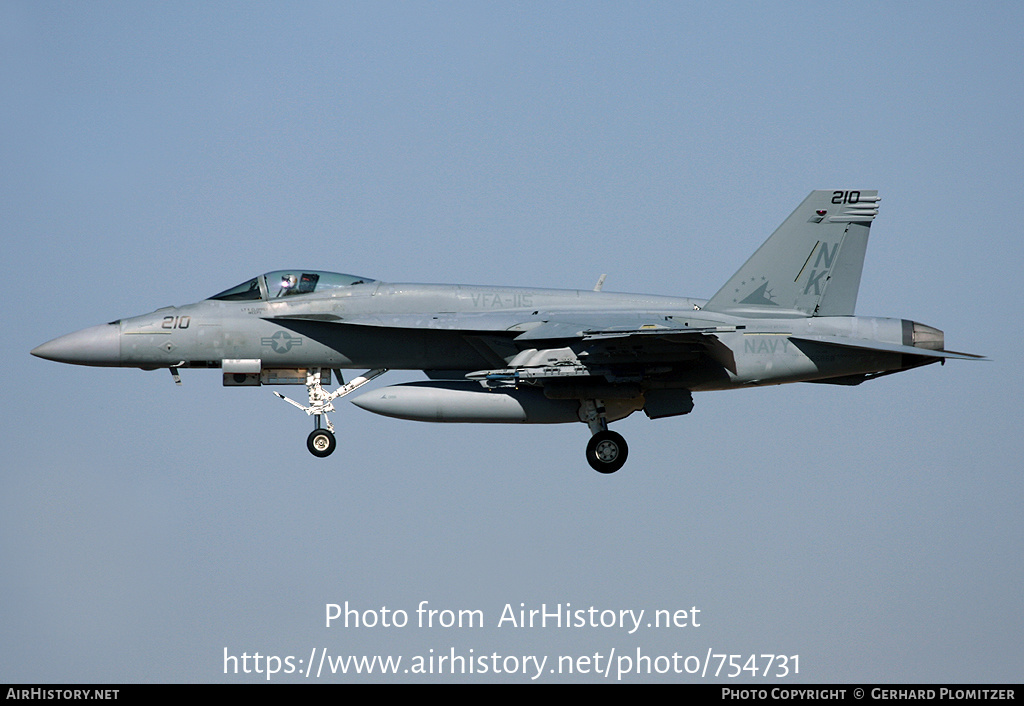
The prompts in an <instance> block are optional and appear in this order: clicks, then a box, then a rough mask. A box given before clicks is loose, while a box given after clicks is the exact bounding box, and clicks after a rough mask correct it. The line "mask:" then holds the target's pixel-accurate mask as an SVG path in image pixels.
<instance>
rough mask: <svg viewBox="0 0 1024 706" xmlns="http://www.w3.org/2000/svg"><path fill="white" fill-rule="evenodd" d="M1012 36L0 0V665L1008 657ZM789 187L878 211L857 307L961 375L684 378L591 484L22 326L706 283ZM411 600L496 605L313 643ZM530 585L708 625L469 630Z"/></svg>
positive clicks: (458, 439) (753, 13) (1004, 674)
mask: <svg viewBox="0 0 1024 706" xmlns="http://www.w3.org/2000/svg"><path fill="white" fill-rule="evenodd" d="M1022 29H1024V10H1022V8H1021V6H1020V5H1018V4H1015V3H996V2H992V3H986V2H983V3H971V4H967V3H901V4H898V5H895V6H894V5H893V4H891V3H865V4H861V5H858V6H856V7H851V6H850V5H848V4H840V3H815V2H806V3H772V4H763V3H715V4H713V6H711V7H707V6H705V5H704V4H692V5H691V4H685V3H636V4H634V3H585V4H584V3H579V4H576V3H559V4H549V3H505V4H489V3H334V2H331V3H315V2H308V3H172V4H166V3H117V2H97V3H50V2H6V3H3V4H2V5H0V90H2V91H3V95H4V96H5V100H3V101H0V123H2V125H3V128H4V129H3V131H2V134H3V138H2V139H0V159H2V163H3V164H4V165H5V169H3V170H0V212H2V213H3V215H4V217H3V219H2V221H0V228H2V229H3V234H4V239H3V242H4V244H5V245H4V250H3V252H4V262H6V263H8V266H9V268H10V269H11V270H12V272H10V273H9V276H10V277H12V278H13V279H14V281H15V282H16V283H17V284H18V286H16V287H14V289H13V290H12V292H16V293H17V296H15V297H14V298H12V302H11V303H10V304H9V305H8V306H6V307H4V308H3V314H2V317H3V326H4V331H6V332H7V335H8V337H9V339H10V343H9V345H8V346H6V353H5V354H4V356H3V358H2V360H3V370H4V372H6V373H7V384H6V386H5V393H4V396H3V399H4V400H5V402H6V405H5V407H6V411H5V412H4V423H3V425H0V444H2V448H3V451H4V453H3V459H4V460H3V464H2V468H3V473H2V475H0V484H2V485H0V565H3V566H4V567H5V568H4V571H3V572H0V591H2V593H0V595H3V596H4V601H3V602H2V603H3V606H2V607H0V626H2V630H0V633H2V634H3V637H2V638H0V681H2V682H11V681H26V682H28V681H32V682H36V681H39V682H44V681H53V682H79V681H95V682H131V681H154V682H164V681H184V682H194V681H227V682H243V681H248V680H256V679H259V678H260V677H259V676H258V675H234V674H225V673H224V670H223V655H224V650H225V649H227V650H228V652H229V653H231V654H238V655H241V654H242V653H243V652H247V653H249V654H252V653H254V652H257V651H258V652H260V653H261V654H264V655H267V654H270V655H281V656H285V655H296V656H299V657H301V658H302V659H308V655H309V654H310V652H311V650H312V649H313V648H326V649H327V650H328V651H329V653H330V654H339V655H341V654H366V655H370V654H382V655H384V654H389V655H395V656H403V657H404V658H405V659H406V660H409V659H412V658H413V657H414V656H415V655H426V654H431V653H430V652H429V650H434V651H435V652H434V653H441V652H443V653H447V652H448V650H450V649H451V648H455V649H457V650H461V651H463V652H465V653H468V650H469V649H473V650H474V654H478V655H479V654H484V653H486V654H491V653H498V654H501V655H520V656H522V655H528V654H529V655H548V656H549V658H550V659H551V660H554V659H555V658H556V657H557V656H559V655H586V654H594V653H597V652H600V653H602V654H608V653H609V651H610V650H612V649H615V650H616V653H617V654H620V655H621V654H627V653H635V651H636V650H637V649H640V650H642V651H643V653H644V654H649V655H652V656H656V655H663V654H672V653H673V652H677V653H679V654H683V655H688V654H699V655H704V654H705V653H706V652H707V651H708V650H713V651H714V652H716V653H717V652H726V653H730V654H732V653H734V654H744V655H746V654H751V653H756V654H761V653H776V654H786V655H793V654H799V655H800V661H799V665H800V681H802V682H851V681H864V682H940V681H947V682H970V681H979V682H999V681H1019V680H1020V675H1021V672H1020V662H1019V655H1020V647H1021V641H1020V635H1021V634H1022V633H1024V616H1022V605H1021V600H1020V595H1021V584H1022V578H1024V576H1022V569H1021V564H1020V556H1021V555H1022V553H1024V552H1022V549H1024V547H1022V537H1024V526H1022V520H1021V518H1020V512H1019V505H1020V498H1021V495H1022V490H1024V488H1022V482H1021V479H1020V472H1019V465H1020V462H1019V459H1020V458H1021V457H1022V451H1024V449H1022V444H1021V435H1020V433H1019V430H1018V426H1019V420H1020V414H1019V398H1020V391H1021V374H1020V371H1019V364H1020V355H1019V345H1018V343H1017V340H1016V339H1017V335H1016V327H1017V325H1018V322H1019V320H1020V318H1021V314H1022V313H1024V312H1022V307H1021V304H1020V291H1019V290H1020V288H1019V286H1017V282H1018V276H1017V272H1016V270H1017V269H1018V267H1019V263H1020V262H1021V254H1022V246H1021V239H1020V238H1019V236H1018V231H1019V227H1018V226H1017V225H1016V223H1017V221H1016V212H1015V211H1014V210H1013V209H1011V208H1010V206H1014V207H1016V205H1017V204H1018V202H1019V200H1020V194H1021V192H1022V188H1024V179H1022V170H1021V164H1022V163H1024V154H1022V152H1024V150H1022V144H1024V141H1022V140H1021V135H1020V115H1021V113H1022V108H1024V102H1022V89H1024V85H1022V84H1021V81H1020V76H1019V73H1020V67H1021V66H1022V65H1024V61H1022V60H1024V56H1022V54H1024V44H1022V43H1021V42H1020V36H1021V31H1022ZM819 188H854V189H857V188H860V189H878V190H879V192H880V195H881V196H882V203H881V212H880V215H879V217H878V219H877V220H876V222H875V224H874V226H873V228H872V235H871V238H872V241H871V244H870V246H869V249H868V258H867V263H866V266H865V272H864V277H863V281H862V286H861V293H860V299H859V302H858V313H859V314H863V315H878V316H894V317H902V318H909V319H914V320H916V321H921V322H923V323H926V324H929V325H932V326H936V327H938V328H941V329H943V330H945V332H946V341H947V346H948V347H950V348H952V349H954V350H966V351H970V352H976V353H982V354H985V355H988V356H990V357H991V358H992V361H991V362H987V363H977V364H969V363H960V362H958V361H953V362H952V363H950V364H949V365H946V366H944V367H940V366H931V367H928V368H925V369H922V370H916V371H910V372H908V373H905V374H903V375H899V376H893V377H887V378H884V379H882V380H878V381H874V382H872V383H869V384H866V385H863V386H860V387H857V388H849V389H846V388H833V387H830V386H815V385H792V386H783V387H777V388H770V389H759V390H748V391H740V392H732V393H716V394H710V393H707V394H699V395H696V408H695V410H694V412H693V414H691V415H689V416H687V417H682V418H673V419H665V420H659V421H657V422H651V421H649V420H647V419H646V418H644V417H643V416H642V415H638V416H634V417H632V418H630V419H628V420H625V421H623V422H621V423H619V424H617V425H616V428H617V429H618V430H619V431H620V432H621V433H623V434H624V435H625V436H626V437H627V438H628V439H629V441H630V461H629V463H628V465H627V466H626V468H624V469H623V471H621V472H620V473H618V474H616V475H614V476H611V477H599V476H598V475H597V474H595V473H593V472H592V471H591V470H590V469H589V468H588V467H587V466H586V464H585V462H584V460H583V457H582V448H583V445H584V444H585V441H586V438H587V431H586V428H585V427H584V426H582V425H578V426H576V425H565V426H561V425H560V426H552V427H517V426H490V425H478V426H471V425H451V426H448V425H426V424H416V423H413V422H403V421H397V420H390V419H383V418H379V417H376V416H373V415H369V414H367V413H365V412H363V411H361V410H358V409H356V408H354V407H351V406H350V405H344V406H343V408H342V409H341V410H340V411H339V413H337V414H335V415H334V421H335V424H336V425H338V427H339V430H340V433H339V449H338V451H337V452H336V453H335V454H334V455H333V456H332V457H331V458H330V459H329V460H327V461H320V460H317V459H314V458H313V457H312V456H310V455H309V454H308V453H307V452H306V450H305V449H304V448H303V446H304V443H303V442H304V439H305V436H306V434H307V433H308V427H309V420H308V419H307V418H305V417H304V416H303V415H301V414H298V413H297V412H295V411H294V410H291V408H286V406H285V405H280V404H279V403H277V401H276V400H275V399H274V398H273V397H272V396H271V395H270V392H268V391H267V390H266V389H224V388H223V387H222V386H221V384H220V380H219V376H218V375H216V374H215V373H213V372H208V371H199V370H197V371H187V370H186V371H184V373H183V375H182V377H183V378H184V385H183V386H182V387H181V388H180V389H179V388H175V386H174V385H173V384H172V382H171V379H170V376H169V375H167V373H166V371H158V372H153V373H145V372H141V371H134V370H105V369H90V368H78V367H68V366H59V365H57V364H54V363H50V362H47V361H43V360H38V359H35V358H32V357H31V356H29V354H28V351H29V350H30V349H31V348H32V347H34V346H35V345H38V344H39V343H42V342H43V341H46V340H49V339H51V338H53V337H55V336H57V335H60V334H63V333H67V332H69V331H72V330H77V329H79V328H83V327H85V326H88V325H92V324H97V323H102V322H105V321H110V320H112V319H115V318H118V317H121V316H128V315H134V314H139V313H144V312H147V311H151V310H153V309H156V308H158V307H160V306H165V305H168V304H184V303H188V302H191V301H195V300H198V299H201V298H204V297H206V296H210V295H212V294H214V293H216V292H219V291H221V290H223V289H225V288H227V287H229V286H232V285H234V284H237V283H238V282H241V281H243V280H245V279H247V278H249V277H251V276H253V275H255V274H258V273H260V272H263V271H267V270H273V269H281V268H284V267H295V266H299V267H315V268H318V269H325V270H335V271H341V272H351V273H355V274H359V275H364V276H368V277H373V278H377V279H383V280H388V281H397V282H403V281H413V282H459V283H467V284H480V283H484V284H488V283H490V284H508V285H524V286H535V287H566V288H587V289H589V288H591V287H593V285H594V283H595V282H596V281H597V278H598V276H599V275H601V274H602V273H608V279H607V283H606V289H608V290H616V291H634V292H635V291H640V292H650V293H655V294H669V295H673V294H675V295H681V296H695V297H707V296H710V295H711V294H713V293H714V292H715V291H717V289H718V288H719V286H721V284H722V283H723V282H725V281H726V279H727V278H728V277H729V276H730V275H731V274H732V273H733V272H734V271H735V270H736V268H737V267H738V266H739V265H740V264H742V262H743V261H744V260H745V258H746V257H747V256H748V255H749V254H750V253H751V252H753V250H754V249H755V248H756V247H757V246H758V245H760V243H761V242H762V241H763V240H764V238H765V237H767V235H768V234H770V233H771V231H772V230H773V229H774V228H775V226H777V225H778V224H779V223H781V221H782V220H783V219H784V218H785V217H786V216H787V215H788V214H789V213H790V211H791V210H792V209H793V208H794V207H795V206H796V205H797V204H798V203H799V202H800V201H801V200H802V199H803V198H804V197H805V196H806V195H807V193H808V192H809V191H810V190H812V189H819ZM12 284H14V282H12ZM392 375H394V376H395V377H391V376H392ZM403 375H405V374H403V373H392V374H389V375H388V376H387V377H385V378H383V379H382V381H381V382H380V383H377V384H387V382H392V383H393V382H397V381H400V380H401V379H403V377H402V376H403ZM405 377H406V379H414V377H415V376H414V375H412V374H408V375H406V376H405ZM424 600H426V601H429V602H430V605H431V606H433V607H436V608H438V609H441V608H449V609H478V610H480V611H482V613H483V614H484V615H485V616H486V620H487V623H486V625H485V626H484V627H482V628H476V629H463V630H456V629H449V630H445V629H440V628H431V629H420V628H413V627H406V628H403V629H397V628H395V629H383V628H376V629H371V628H360V629H344V628H339V627H333V628H325V627H324V610H325V608H324V606H325V604H327V603H344V602H345V601H349V602H350V603H351V604H352V605H356V606H359V607H360V608H362V609H379V608H380V607H382V606H387V607H389V608H391V609H392V610H394V609H403V610H406V611H409V612H410V613H413V611H415V608H416V607H417V605H418V604H419V603H420V601H424ZM520 603H525V604H527V606H528V607H538V608H539V607H540V604H542V603H546V604H547V605H548V606H552V605H556V604H563V605H564V604H566V603H571V604H572V606H573V607H575V608H587V607H590V606H595V607H597V608H599V609H614V610H620V609H633V610H640V609H645V610H647V611H653V610H656V609H672V610H675V609H688V608H690V607H692V606H697V607H698V608H700V609H701V616H702V618H703V622H702V625H701V627H700V628H686V629H646V628H644V629H642V630H640V631H638V632H637V633H635V634H633V635H629V634H626V633H625V632H623V631H619V630H615V629H602V628H580V629H571V630H565V629H563V630H554V629H551V628H543V629H518V630H517V629H510V628H508V627H502V628H498V627H496V623H497V619H498V617H499V616H500V614H501V611H502V609H503V608H504V606H505V605H506V604H511V605H513V606H518V605H519V604H520ZM631 651H632V652H631ZM414 678H415V677H413V676H412V675H405V674H401V675H399V676H398V677H397V678H396V680H397V681H408V680H412V679H414ZM489 678H490V679H495V678H498V679H501V680H506V681H510V682H523V681H529V678H528V677H527V676H524V675H522V674H518V675H500V676H499V677H495V676H494V675H489ZM275 679H276V680H278V681H282V682H298V681H306V680H307V679H304V678H302V677H299V676H298V675H295V674H292V675H283V674H282V675H278V676H277V677H275ZM321 679H322V680H327V677H322V678H321ZM333 679H335V680H338V681H355V680H357V678H355V677H351V676H348V677H344V678H343V677H340V676H339V677H333ZM374 679H375V680H383V678H381V677H379V676H377V677H374ZM484 679H488V677H484V676H481V675H472V676H468V675H467V676H465V677H452V676H450V675H449V676H443V677H441V676H437V675H433V676H428V677H423V678H421V679H420V680H422V681H434V680H464V681H481V680H484ZM627 679H628V680H630V681H688V680H693V679H694V677H689V676H687V675H680V676H675V675H657V674H654V675H639V676H638V675H631V676H629V677H627ZM541 680H543V681H554V680H563V681H603V680H604V678H603V677H597V676H596V675H594V674H587V675H578V674H577V675H574V676H567V675H557V674H550V673H545V674H544V675H543V676H542V678H541ZM740 681H745V682H748V683H749V682H750V681H751V680H749V679H745V680H740ZM753 681H759V682H762V683H771V684H775V683H776V682H778V681H779V680H769V679H757V680H753Z"/></svg>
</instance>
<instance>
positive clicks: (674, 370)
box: [273, 311, 742, 416]
mask: <svg viewBox="0 0 1024 706" xmlns="http://www.w3.org/2000/svg"><path fill="white" fill-rule="evenodd" d="M273 320H274V321H275V322H277V323H281V324H285V325H288V326H292V327H296V329H302V331H303V332H304V333H306V334H308V335H311V336H314V337H315V338H318V339H320V340H322V341H324V342H325V343H327V342H329V341H332V340H335V341H340V337H341V336H342V335H345V334H346V333H348V334H351V333H357V334H358V331H359V330H360V329H364V330H367V332H369V331H370V330H372V331H374V332H376V334H380V333H381V332H383V331H386V330H393V331H394V332H395V334H396V335H395V337H394V338H392V340H409V338H410V337H412V338H413V339H417V341H419V340H420V339H428V338H429V339H432V340H434V341H436V343H437V349H439V350H440V349H442V348H443V349H444V350H445V351H446V352H447V357H446V360H444V361H442V360H440V359H439V360H438V361H437V362H436V363H435V364H433V365H423V366H418V367H419V368H420V369H423V370H424V372H426V374H427V375H428V376H429V377H433V378H436V379H442V378H443V379H453V378H462V377H465V378H469V379H471V380H477V381H479V382H480V383H481V384H482V385H484V386H485V387H489V388H501V387H506V388H514V387H518V386H521V385H529V386H533V387H542V388H543V389H544V393H545V395H546V396H547V397H549V398H552V399H609V400H622V399H633V400H636V399H641V398H646V399H647V400H648V402H649V406H650V407H651V409H650V410H648V413H649V414H650V413H654V414H658V416H668V414H673V413H674V414H682V413H685V412H667V413H665V414H660V413H659V412H657V411H654V410H655V409H656V408H657V409H659V410H660V409H661V407H660V406H658V404H657V402H655V401H654V400H656V399H658V398H659V397H665V398H666V399H668V400H669V405H668V406H669V408H671V409H676V408H677V404H676V403H677V399H678V395H677V394H675V393H677V392H682V391H685V390H687V389H689V388H691V387H693V386H695V385H698V384H701V383H706V382H707V381H709V380H719V379H728V377H729V372H732V373H735V372H736V361H735V359H734V357H733V353H732V351H731V350H730V349H729V348H728V347H727V346H725V345H724V344H723V343H722V342H721V341H720V340H719V338H718V334H720V333H725V332H732V331H736V330H737V327H735V326H707V327H700V328H697V327H694V326H692V325H688V323H680V322H677V321H674V320H672V318H671V317H665V316H664V315H660V316H654V315H650V314H640V313H635V312H621V311H618V312H616V311H610V312H595V311H587V312H579V311H575V312H551V311H546V312H543V313H541V314H539V315H538V316H537V318H535V319H528V320H526V321H524V320H523V314H522V312H518V313H516V312H507V313H504V312H503V313H489V314H485V315H481V314H476V313H472V314H461V313H459V314H455V313H453V314H425V315H401V316H386V317H379V318H378V317H363V318H352V317H346V318H345V319H344V320H340V319H339V318H337V317H331V316H330V315H324V314H316V313H313V314H300V315H294V314H291V315H286V316H277V317H273ZM652 321H656V322H657V323H651V322H652ZM740 328H742V327H740ZM402 337H404V339H403V338H402ZM417 345H422V343H418V344H417ZM428 345H429V344H428ZM457 349H459V350H462V351H464V353H457ZM470 349H471V350H472V351H473V353H472V355H470V354H468V352H467V351H469V350H470ZM470 359H474V360H476V361H477V362H478V365H477V366H475V367H465V366H466V363H467V362H469V360H470ZM480 363H482V364H483V365H484V366H486V367H480V365H479V364H480ZM685 397H686V400H687V401H688V400H689V393H688V392H687V393H686V395H685ZM684 407H685V405H684ZM686 411H689V409H688V408H687V409H686Z"/></svg>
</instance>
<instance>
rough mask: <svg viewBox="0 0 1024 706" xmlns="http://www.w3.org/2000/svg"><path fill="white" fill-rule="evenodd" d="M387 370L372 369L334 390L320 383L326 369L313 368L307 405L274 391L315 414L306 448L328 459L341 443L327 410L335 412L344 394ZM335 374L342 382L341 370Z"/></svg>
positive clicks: (288, 401) (309, 381) (286, 400)
mask: <svg viewBox="0 0 1024 706" xmlns="http://www.w3.org/2000/svg"><path fill="white" fill-rule="evenodd" d="M387 371H388V370H387V368H376V369H374V370H369V371H367V372H365V373H363V374H362V375H360V376H359V377H357V378H356V379H354V380H353V381H352V382H350V383H348V384H347V385H342V386H341V387H339V388H338V389H337V390H335V391H334V392H327V390H325V389H324V388H323V385H321V384H320V380H321V376H322V374H323V369H322V368H310V369H309V372H307V373H306V390H307V392H308V393H309V406H308V407H307V406H306V405H302V404H299V403H298V402H296V401H295V400H292V399H288V398H287V397H285V396H284V395H282V394H281V393H280V392H276V391H275V392H274V394H275V395H277V396H278V397H280V398H281V399H282V400H284V401H285V402H287V403H288V404H290V405H292V406H294V407H298V408H299V409H301V410H302V411H303V412H305V413H306V414H308V415H309V416H311V417H313V421H314V424H315V425H316V427H315V428H314V429H313V431H312V432H311V433H310V435H309V436H308V437H307V438H306V448H308V449H309V452H310V453H311V454H313V455H314V456H318V457H319V458H326V457H327V456H330V455H331V454H332V453H333V452H334V449H335V448H336V447H337V445H338V442H337V439H336V438H335V436H334V425H333V424H331V420H330V418H328V416H327V413H328V412H333V411H334V404H333V402H334V400H336V399H338V398H339V397H344V396H345V395H347V394H349V393H350V392H355V391H356V390H357V389H358V388H360V387H362V386H363V385H365V384H366V383H368V382H370V381H371V380H373V379H374V378H376V377H379V376H381V375H383V374H384V373H386V372H387ZM334 374H335V375H337V376H338V381H339V382H341V381H342V377H341V371H340V370H335V371H334ZM321 417H323V420H324V422H326V423H327V428H326V429H324V428H322V427H321V426H320V418H321Z"/></svg>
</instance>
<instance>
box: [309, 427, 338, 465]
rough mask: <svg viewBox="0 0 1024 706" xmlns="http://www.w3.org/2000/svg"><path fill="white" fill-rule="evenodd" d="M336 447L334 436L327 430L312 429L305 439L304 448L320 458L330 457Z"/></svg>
mask: <svg viewBox="0 0 1024 706" xmlns="http://www.w3.org/2000/svg"><path fill="white" fill-rule="evenodd" d="M337 445H338V442H337V441H336V440H335V438H334V434H332V433H331V432H329V431H328V430H327V429H314V430H313V431H312V433H311V434H310V435H309V436H308V437H307V438H306V447H307V448H308V449H309V452H310V453H311V454H313V455H314V456H319V457H320V458H324V457H326V456H330V455H331V453H332V452H333V451H334V447H335V446H337Z"/></svg>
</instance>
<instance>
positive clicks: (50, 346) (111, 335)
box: [32, 324, 121, 366]
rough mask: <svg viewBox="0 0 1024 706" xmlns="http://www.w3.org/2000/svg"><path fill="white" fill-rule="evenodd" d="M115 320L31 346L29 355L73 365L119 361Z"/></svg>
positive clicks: (119, 349) (109, 364) (119, 353)
mask: <svg viewBox="0 0 1024 706" xmlns="http://www.w3.org/2000/svg"><path fill="white" fill-rule="evenodd" d="M120 328H121V327H120V326H118V325H117V324H102V325H100V326H91V327H89V328H84V329H82V330H81V331H75V332H74V333H69V334H67V335H66V336H61V337H60V338H55V339H53V340H52V341H49V342H47V343H44V344H43V345H41V346H38V347H36V348H33V349H32V355H34V356H36V357H37V358H45V359H46V360H55V361H57V362H58V363H74V364H75V365H106V366H116V365H120V364H121V331H120Z"/></svg>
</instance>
